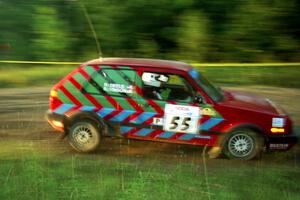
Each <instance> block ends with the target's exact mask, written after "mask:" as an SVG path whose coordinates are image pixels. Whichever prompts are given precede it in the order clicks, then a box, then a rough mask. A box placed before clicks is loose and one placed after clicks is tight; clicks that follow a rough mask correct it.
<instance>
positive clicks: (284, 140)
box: [267, 131, 299, 151]
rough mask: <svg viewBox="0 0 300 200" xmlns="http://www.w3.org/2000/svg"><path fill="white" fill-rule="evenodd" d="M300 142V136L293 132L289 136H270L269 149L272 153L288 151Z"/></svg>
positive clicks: (268, 140)
mask: <svg viewBox="0 0 300 200" xmlns="http://www.w3.org/2000/svg"><path fill="white" fill-rule="evenodd" d="M298 141H299V136H298V135H297V134H296V133H295V131H293V133H291V134H289V135H280V136H278V135H276V136H269V137H268V139H267V149H269V150H272V151H286V150H289V149H290V148H292V147H293V146H294V145H295V144H297V142H298Z"/></svg>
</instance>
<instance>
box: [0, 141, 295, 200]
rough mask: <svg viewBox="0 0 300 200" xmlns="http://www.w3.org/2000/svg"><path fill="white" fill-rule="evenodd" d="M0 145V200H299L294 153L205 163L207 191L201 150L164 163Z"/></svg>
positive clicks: (26, 144) (185, 152) (144, 158)
mask: <svg viewBox="0 0 300 200" xmlns="http://www.w3.org/2000/svg"><path fill="white" fill-rule="evenodd" d="M11 144H13V145H14V148H12V146H11ZM16 144H17V146H16ZM145 144H146V143H145ZM0 145H1V150H0V157H1V164H0V180H1V181H0V187H1V192H0V199H143V200H144V199H153V200H156V199H170V200H173V199H209V198H211V199H272V200H276V199H278V200H283V199H291V200H292V199H295V200H296V199H300V192H299V190H300V185H299V179H300V173H299V171H300V168H299V165H296V163H291V162H290V160H291V159H293V154H292V153H288V154H287V155H286V153H285V154H283V153H277V156H276V158H277V159H274V155H271V156H273V158H272V161H270V162H271V165H270V163H266V162H262V161H259V160H256V161H255V160H254V161H248V162H240V161H236V162H235V161H231V160H225V159H219V160H208V161H207V162H208V163H207V170H208V171H207V174H208V176H207V177H208V187H209V188H207V185H206V179H205V174H204V166H203V162H202V160H201V159H200V158H201V150H200V149H196V148H194V149H192V150H191V149H190V150H188V148H186V147H182V148H183V153H182V151H179V150H177V151H176V150H175V151H174V152H173V153H172V154H171V153H170V154H169V153H161V154H160V156H161V157H163V158H164V157H168V156H170V158H168V159H167V160H168V162H166V159H162V158H161V157H158V156H153V155H152V156H151V155H139V154H138V153H137V154H136V155H134V154H133V155H125V156H124V155H121V154H120V155H113V156H112V155H111V154H110V153H108V154H107V153H103V152H98V153H96V154H90V155H83V154H82V155H81V154H75V153H72V152H71V153H70V152H64V153H62V152H61V151H59V150H58V151H56V152H53V151H52V152H50V153H49V152H48V153H47V152H46V151H44V152H41V147H40V146H36V144H34V143H32V142H31V141H17V142H16V141H6V142H4V141H1V142H0ZM148 145H149V144H148ZM122 148H125V149H124V150H125V151H126V147H125V146H123V147H122ZM127 148H128V147H127ZM129 148H135V149H136V150H141V151H143V149H139V148H142V147H134V146H133V147H129ZM188 154H193V157H194V159H191V158H187V155H188ZM136 156H138V157H136ZM189 156H190V155H189ZM268 156H269V158H268ZM264 159H267V160H270V155H266V157H265V158H264Z"/></svg>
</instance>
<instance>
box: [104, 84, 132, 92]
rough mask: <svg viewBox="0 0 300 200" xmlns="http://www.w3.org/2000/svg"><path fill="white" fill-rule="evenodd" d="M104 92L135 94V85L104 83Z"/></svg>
mask: <svg viewBox="0 0 300 200" xmlns="http://www.w3.org/2000/svg"><path fill="white" fill-rule="evenodd" d="M103 90H104V91H106V92H119V93H133V85H124V84H118V83H104V87H103Z"/></svg>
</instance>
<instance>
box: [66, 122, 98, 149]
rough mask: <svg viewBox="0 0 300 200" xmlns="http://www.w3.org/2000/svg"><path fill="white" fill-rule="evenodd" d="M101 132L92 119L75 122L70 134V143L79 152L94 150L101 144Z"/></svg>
mask: <svg viewBox="0 0 300 200" xmlns="http://www.w3.org/2000/svg"><path fill="white" fill-rule="evenodd" d="M100 139H101V136H100V132H99V130H98V128H97V126H96V125H95V124H94V123H93V122H91V121H79V122H75V123H74V124H73V125H72V126H71V128H70V130H69V134H68V140H69V143H70V145H71V146H72V147H73V148H74V149H75V150H76V151H78V152H91V151H94V150H95V149H96V148H97V147H98V146H99V144H100Z"/></svg>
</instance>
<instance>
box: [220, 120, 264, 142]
mask: <svg viewBox="0 0 300 200" xmlns="http://www.w3.org/2000/svg"><path fill="white" fill-rule="evenodd" d="M241 129H249V130H252V131H254V132H256V133H257V134H258V135H259V136H261V137H262V139H263V140H264V143H265V142H266V140H267V137H266V136H265V134H264V131H263V129H262V128H261V127H259V126H257V125H255V124H250V123H241V124H236V125H233V126H231V127H229V128H227V129H226V130H225V131H224V132H223V134H221V136H220V139H219V141H218V144H219V145H223V142H224V141H225V140H226V138H227V136H228V135H229V134H230V133H232V132H234V131H237V130H241Z"/></svg>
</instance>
